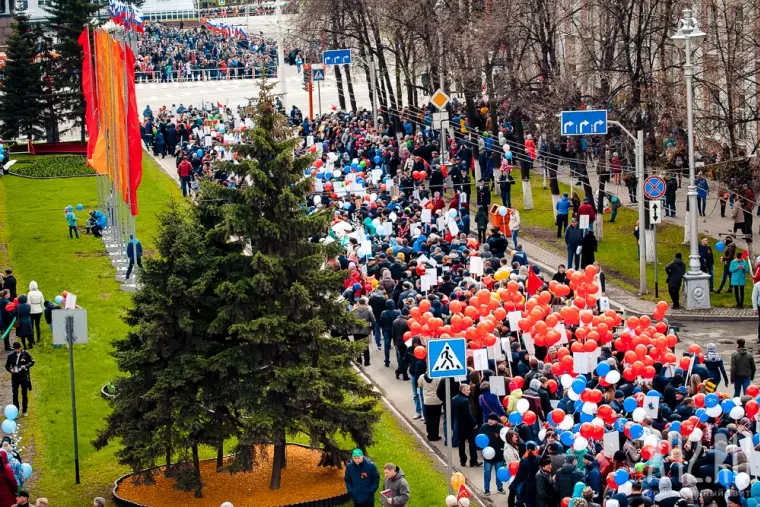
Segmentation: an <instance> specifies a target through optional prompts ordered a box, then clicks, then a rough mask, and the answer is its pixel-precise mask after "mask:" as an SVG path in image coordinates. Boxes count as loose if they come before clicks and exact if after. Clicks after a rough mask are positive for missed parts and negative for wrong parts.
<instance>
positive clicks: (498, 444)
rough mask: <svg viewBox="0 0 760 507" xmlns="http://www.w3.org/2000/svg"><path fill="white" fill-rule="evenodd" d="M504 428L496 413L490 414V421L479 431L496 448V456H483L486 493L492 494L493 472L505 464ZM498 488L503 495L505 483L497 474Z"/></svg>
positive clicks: (489, 444) (490, 445)
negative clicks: (502, 435)
mask: <svg viewBox="0 0 760 507" xmlns="http://www.w3.org/2000/svg"><path fill="white" fill-rule="evenodd" d="M502 428H504V426H502V425H501V424H499V416H497V415H496V414H494V413H490V414H488V422H487V423H486V424H484V425H482V426H481V427H480V429H479V430H478V433H479V434H480V433H482V434H483V435H485V436H487V437H488V446H489V447H491V448H492V449H493V450H494V456H493V458H491V459H485V457H484V458H483V461H484V464H483V486H484V487H483V489H484V490H485V492H486V495H490V494H491V472H492V471H496V470H498V469H499V468H500V467H503V466H504V440H502V439H501V430H502ZM496 488H497V489H498V491H499V493H501V494H502V495H503V494H505V493H506V492H505V491H504V484H503V483H502V482H501V480H499V476H498V475H497V476H496Z"/></svg>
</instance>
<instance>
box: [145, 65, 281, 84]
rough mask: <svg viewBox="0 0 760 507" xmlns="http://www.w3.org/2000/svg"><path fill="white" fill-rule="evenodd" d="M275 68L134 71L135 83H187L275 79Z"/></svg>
mask: <svg viewBox="0 0 760 507" xmlns="http://www.w3.org/2000/svg"><path fill="white" fill-rule="evenodd" d="M276 77H277V66H276V65H275V66H271V67H264V68H256V67H254V68H248V69H245V68H228V69H191V70H185V69H182V70H172V71H171V72H169V71H167V70H161V69H158V70H136V71H135V83H138V84H139V83H189V82H202V81H228V80H233V79H259V78H276Z"/></svg>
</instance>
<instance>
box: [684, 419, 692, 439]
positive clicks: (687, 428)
mask: <svg viewBox="0 0 760 507" xmlns="http://www.w3.org/2000/svg"><path fill="white" fill-rule="evenodd" d="M692 431H694V423H693V422H691V421H688V420H687V421H683V422H682V423H681V435H683V436H685V437H688V436H689V435H691V432H692Z"/></svg>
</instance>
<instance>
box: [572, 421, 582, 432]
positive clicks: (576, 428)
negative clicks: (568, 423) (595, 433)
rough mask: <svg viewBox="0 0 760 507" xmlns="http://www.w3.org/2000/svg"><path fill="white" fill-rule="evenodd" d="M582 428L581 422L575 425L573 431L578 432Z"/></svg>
mask: <svg viewBox="0 0 760 507" xmlns="http://www.w3.org/2000/svg"><path fill="white" fill-rule="evenodd" d="M580 430H581V423H578V424H576V425H575V426H573V433H578V432H579V431H580Z"/></svg>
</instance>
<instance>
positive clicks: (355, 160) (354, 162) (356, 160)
mask: <svg viewBox="0 0 760 507" xmlns="http://www.w3.org/2000/svg"><path fill="white" fill-rule="evenodd" d="M351 163H352V164H358V163H359V159H358V158H355V159H353V160H352V161H351Z"/></svg>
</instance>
